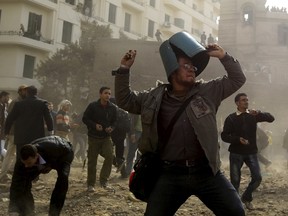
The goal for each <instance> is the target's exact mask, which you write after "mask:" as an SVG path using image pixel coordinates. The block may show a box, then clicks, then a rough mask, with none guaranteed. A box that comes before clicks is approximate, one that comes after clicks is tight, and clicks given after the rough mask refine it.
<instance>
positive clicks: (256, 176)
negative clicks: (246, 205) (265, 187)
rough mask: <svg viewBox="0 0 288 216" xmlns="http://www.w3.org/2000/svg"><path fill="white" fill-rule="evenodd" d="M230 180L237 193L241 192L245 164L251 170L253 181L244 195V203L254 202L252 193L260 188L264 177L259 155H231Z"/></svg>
mask: <svg viewBox="0 0 288 216" xmlns="http://www.w3.org/2000/svg"><path fill="white" fill-rule="evenodd" d="M229 159H230V179H231V183H232V185H233V186H234V187H235V189H236V190H237V191H239V186H240V180H241V168H242V166H243V164H244V163H245V164H246V165H247V167H248V168H249V170H250V174H251V181H250V183H249V185H248V187H247V188H246V190H245V191H244V193H243V195H242V200H243V201H248V202H251V201H252V200H253V197H252V193H253V191H255V190H256V188H258V187H259V185H260V183H261V181H262V176H261V171H260V166H259V162H258V158H257V154H249V155H242V154H235V153H230V157H229Z"/></svg>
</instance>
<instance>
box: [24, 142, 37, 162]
mask: <svg viewBox="0 0 288 216" xmlns="http://www.w3.org/2000/svg"><path fill="white" fill-rule="evenodd" d="M38 158H39V154H38V150H37V148H36V146H34V145H32V144H26V145H24V146H23V147H22V148H21V149H20V159H21V162H22V163H23V164H24V165H25V167H32V166H34V165H35V164H36V163H37V161H38Z"/></svg>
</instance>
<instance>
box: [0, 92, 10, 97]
mask: <svg viewBox="0 0 288 216" xmlns="http://www.w3.org/2000/svg"><path fill="white" fill-rule="evenodd" d="M7 95H10V93H9V92H7V91H2V92H0V98H2V97H6V96H7Z"/></svg>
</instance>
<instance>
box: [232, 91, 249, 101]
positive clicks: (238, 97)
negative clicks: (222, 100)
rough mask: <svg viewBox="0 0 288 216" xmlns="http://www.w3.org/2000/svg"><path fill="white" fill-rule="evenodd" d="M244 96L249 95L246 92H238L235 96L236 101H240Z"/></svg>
mask: <svg viewBox="0 0 288 216" xmlns="http://www.w3.org/2000/svg"><path fill="white" fill-rule="evenodd" d="M242 96H245V97H247V94H245V93H239V94H237V95H236V96H235V98H234V101H235V103H236V102H237V101H239V100H240V97H242Z"/></svg>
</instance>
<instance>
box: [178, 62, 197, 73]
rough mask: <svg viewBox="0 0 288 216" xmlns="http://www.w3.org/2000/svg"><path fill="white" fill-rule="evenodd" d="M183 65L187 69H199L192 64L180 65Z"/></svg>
mask: <svg viewBox="0 0 288 216" xmlns="http://www.w3.org/2000/svg"><path fill="white" fill-rule="evenodd" d="M180 66H181V67H183V68H184V69H185V70H193V71H194V72H196V71H197V70H198V68H197V67H195V66H193V65H191V64H187V63H186V64H184V65H180Z"/></svg>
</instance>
